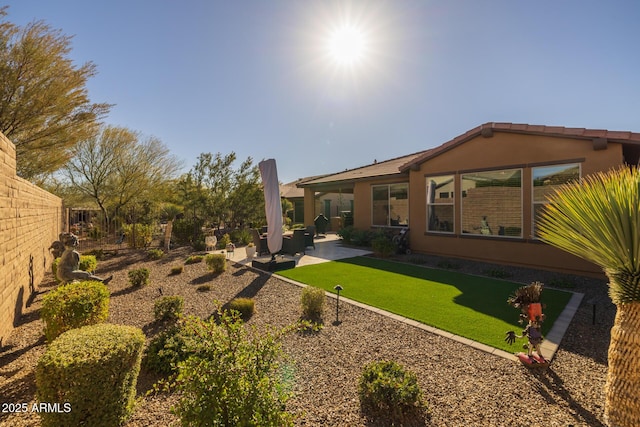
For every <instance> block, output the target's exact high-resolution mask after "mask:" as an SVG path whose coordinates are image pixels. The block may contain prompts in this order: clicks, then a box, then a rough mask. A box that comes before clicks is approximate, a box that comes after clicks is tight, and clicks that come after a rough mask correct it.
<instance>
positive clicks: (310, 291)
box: [300, 286, 326, 320]
mask: <svg viewBox="0 0 640 427" xmlns="http://www.w3.org/2000/svg"><path fill="white" fill-rule="evenodd" d="M325 299H326V297H325V294H324V289H320V288H315V287H313V286H307V287H306V288H304V289H303V290H302V296H301V297H300V304H301V305H302V317H303V318H305V319H309V320H320V319H322V313H323V311H324V304H325Z"/></svg>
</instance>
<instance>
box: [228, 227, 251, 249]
mask: <svg viewBox="0 0 640 427" xmlns="http://www.w3.org/2000/svg"><path fill="white" fill-rule="evenodd" d="M230 238H231V241H233V242H236V243H238V244H240V245H247V244H249V242H251V240H252V239H253V237H252V236H251V233H250V232H249V230H248V229H247V228H236V229H235V230H233V231H232V232H231V234H230Z"/></svg>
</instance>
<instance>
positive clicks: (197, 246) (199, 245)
mask: <svg viewBox="0 0 640 427" xmlns="http://www.w3.org/2000/svg"><path fill="white" fill-rule="evenodd" d="M191 247H192V248H193V249H194V250H195V251H198V252H201V251H204V250H205V249H207V244H206V242H205V241H204V240H196V241H194V242H193V243H192V244H191Z"/></svg>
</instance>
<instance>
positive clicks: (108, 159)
mask: <svg viewBox="0 0 640 427" xmlns="http://www.w3.org/2000/svg"><path fill="white" fill-rule="evenodd" d="M181 166H182V165H181V163H180V161H178V160H177V159H176V157H174V156H173V155H171V154H170V152H169V150H168V149H167V147H166V146H165V145H164V144H163V143H162V142H161V141H160V140H159V139H157V138H155V137H150V138H146V139H144V140H142V139H141V136H140V135H139V134H138V133H137V132H134V131H132V130H129V129H126V128H122V127H113V126H106V127H103V128H102V130H101V131H100V132H99V133H98V134H97V135H96V136H94V137H91V138H89V139H87V140H85V141H81V142H79V143H78V144H77V145H76V147H75V148H74V149H73V150H72V158H71V160H70V161H69V162H68V163H67V165H66V167H65V171H66V175H67V177H68V179H69V181H70V182H71V183H72V185H73V186H74V187H75V188H77V189H78V190H80V192H82V193H83V194H85V195H87V196H89V197H91V198H92V199H93V200H94V201H95V202H96V204H97V205H98V207H99V208H100V210H101V211H102V213H103V215H104V217H105V219H106V220H107V221H109V219H110V218H111V216H112V214H113V213H114V212H116V211H118V210H120V209H121V208H123V207H125V206H128V205H131V204H132V203H136V202H141V201H157V200H158V199H159V198H160V197H161V196H163V194H164V193H163V192H162V191H158V189H160V188H163V187H164V186H165V184H167V183H168V182H169V181H170V180H171V179H172V178H173V177H174V176H175V174H176V173H177V172H178V171H179V170H180V168H181Z"/></svg>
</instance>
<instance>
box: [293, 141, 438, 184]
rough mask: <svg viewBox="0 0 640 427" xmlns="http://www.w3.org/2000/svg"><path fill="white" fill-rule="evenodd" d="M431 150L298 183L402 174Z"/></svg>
mask: <svg viewBox="0 0 640 427" xmlns="http://www.w3.org/2000/svg"><path fill="white" fill-rule="evenodd" d="M428 151H430V150H425V151H420V152H418V153H413V154H408V155H406V156H402V157H396V158H394V159H389V160H385V161H382V162H376V163H373V164H370V165H366V166H361V167H359V168H355V169H349V170H346V171H344V172H338V173H334V174H331V175H326V176H323V177H321V178H318V179H312V180H308V181H304V182H302V183H298V184H297V185H298V186H299V187H306V186H311V185H316V184H329V183H337V182H341V181H354V180H360V179H367V178H377V177H385V176H392V175H401V174H403V172H402V171H401V170H400V167H401V166H402V165H404V164H406V163H410V162H412V161H413V160H414V159H415V158H416V157H420V156H422V155H424V154H425V153H427V152H428Z"/></svg>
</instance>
